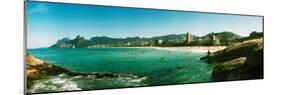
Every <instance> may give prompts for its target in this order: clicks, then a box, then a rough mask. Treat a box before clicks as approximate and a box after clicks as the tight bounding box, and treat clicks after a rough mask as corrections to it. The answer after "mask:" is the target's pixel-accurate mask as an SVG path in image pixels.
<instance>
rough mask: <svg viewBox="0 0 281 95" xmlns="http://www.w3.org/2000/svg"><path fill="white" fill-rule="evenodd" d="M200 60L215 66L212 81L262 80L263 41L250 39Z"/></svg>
mask: <svg viewBox="0 0 281 95" xmlns="http://www.w3.org/2000/svg"><path fill="white" fill-rule="evenodd" d="M201 60H205V61H207V63H209V64H215V67H214V68H213V72H212V78H213V80H214V81H226V80H243V79H262V78H263V39H262V38H259V39H252V40H248V41H244V42H242V43H239V44H235V45H232V46H229V47H227V48H226V49H224V50H221V51H217V52H214V53H211V54H209V55H207V56H205V57H202V58H201Z"/></svg>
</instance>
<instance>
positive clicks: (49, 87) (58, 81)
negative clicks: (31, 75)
mask: <svg viewBox="0 0 281 95" xmlns="http://www.w3.org/2000/svg"><path fill="white" fill-rule="evenodd" d="M69 90H81V88H79V87H78V85H77V84H76V83H75V82H74V81H72V80H71V78H69V77H67V76H65V75H58V76H56V77H52V78H50V79H48V80H41V81H38V82H36V83H35V84H34V86H33V87H32V88H31V90H30V92H32V93H34V92H49V91H69Z"/></svg>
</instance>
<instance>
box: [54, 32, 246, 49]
mask: <svg viewBox="0 0 281 95" xmlns="http://www.w3.org/2000/svg"><path fill="white" fill-rule="evenodd" d="M186 35H187V34H170V35H163V36H155V37H151V38H140V37H127V38H110V37H106V36H101V37H92V38H90V39H85V38H84V37H82V36H80V35H78V36H77V37H76V38H74V39H69V38H63V39H60V40H58V41H57V43H55V44H54V45H52V46H51V47H50V48H87V47H88V48H91V47H130V46H157V45H158V46H179V45H208V43H209V42H210V41H209V40H210V37H212V36H213V35H215V36H216V38H217V39H219V41H220V43H221V45H225V44H226V43H228V42H229V41H235V40H237V39H241V38H242V37H241V36H240V35H238V34H235V33H233V32H227V31H225V32H220V33H210V34H207V35H204V36H201V37H200V36H196V35H191V36H192V40H193V44H190V43H186ZM194 43H195V44H194ZM198 43H200V44H198Z"/></svg>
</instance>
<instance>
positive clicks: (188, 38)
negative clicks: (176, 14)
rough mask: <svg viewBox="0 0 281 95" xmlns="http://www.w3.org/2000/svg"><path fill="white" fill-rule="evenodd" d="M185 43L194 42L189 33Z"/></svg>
mask: <svg viewBox="0 0 281 95" xmlns="http://www.w3.org/2000/svg"><path fill="white" fill-rule="evenodd" d="M185 41H186V42H187V43H190V42H192V35H191V34H190V33H189V32H187V33H186V37H185Z"/></svg>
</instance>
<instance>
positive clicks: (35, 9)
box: [27, 4, 49, 14]
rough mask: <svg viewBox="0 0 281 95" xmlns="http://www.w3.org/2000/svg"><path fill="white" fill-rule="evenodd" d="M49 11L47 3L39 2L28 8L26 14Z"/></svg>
mask: <svg viewBox="0 0 281 95" xmlns="http://www.w3.org/2000/svg"><path fill="white" fill-rule="evenodd" d="M46 12H49V8H48V6H47V4H39V5H37V6H35V7H33V8H30V9H28V10H27V13H28V14H33V13H46Z"/></svg>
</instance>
